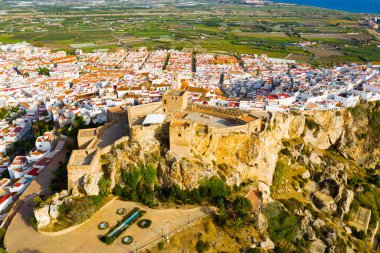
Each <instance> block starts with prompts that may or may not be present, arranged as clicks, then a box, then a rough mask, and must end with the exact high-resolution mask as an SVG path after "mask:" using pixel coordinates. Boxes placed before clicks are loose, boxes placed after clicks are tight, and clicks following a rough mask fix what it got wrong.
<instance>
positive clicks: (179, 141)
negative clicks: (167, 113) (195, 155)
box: [169, 123, 196, 157]
mask: <svg viewBox="0 0 380 253" xmlns="http://www.w3.org/2000/svg"><path fill="white" fill-rule="evenodd" d="M195 126H196V124H195V123H192V124H190V125H187V126H170V127H169V136H170V138H169V144H170V150H172V151H174V152H175V153H176V154H177V155H179V156H182V157H188V156H190V155H191V146H192V139H193V134H194V132H195Z"/></svg>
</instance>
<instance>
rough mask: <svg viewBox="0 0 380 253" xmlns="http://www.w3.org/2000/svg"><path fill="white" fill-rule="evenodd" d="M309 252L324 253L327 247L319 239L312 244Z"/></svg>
mask: <svg viewBox="0 0 380 253" xmlns="http://www.w3.org/2000/svg"><path fill="white" fill-rule="evenodd" d="M309 250H310V252H313V253H324V252H325V250H326V245H325V244H324V243H323V242H322V241H321V240H319V239H317V240H315V241H313V242H312V243H311V245H310V249H309Z"/></svg>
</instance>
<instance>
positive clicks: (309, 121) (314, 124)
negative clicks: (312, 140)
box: [305, 117, 319, 130]
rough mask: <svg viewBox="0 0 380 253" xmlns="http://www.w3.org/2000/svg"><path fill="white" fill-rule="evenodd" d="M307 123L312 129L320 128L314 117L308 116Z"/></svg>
mask: <svg viewBox="0 0 380 253" xmlns="http://www.w3.org/2000/svg"><path fill="white" fill-rule="evenodd" d="M305 125H306V126H307V128H309V129H310V130H315V129H316V130H318V129H319V125H318V123H317V122H315V120H314V119H313V118H310V117H306V119H305Z"/></svg>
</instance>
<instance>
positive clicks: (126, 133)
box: [67, 90, 265, 195]
mask: <svg viewBox="0 0 380 253" xmlns="http://www.w3.org/2000/svg"><path fill="white" fill-rule="evenodd" d="M188 97H189V96H188V91H187V90H182V91H177V90H173V91H167V92H166V93H165V94H164V95H163V98H162V101H161V102H156V103H150V104H145V105H140V106H133V107H127V108H120V107H117V108H111V109H109V110H108V112H107V117H108V121H109V123H107V124H106V125H104V126H102V127H98V128H93V129H83V130H80V131H79V133H78V137H77V139H78V147H79V149H78V150H74V151H73V152H72V154H71V157H70V160H69V163H68V166H67V170H68V190H69V192H71V193H72V194H73V195H79V194H86V195H97V194H98V193H99V192H98V191H99V189H98V187H96V186H97V183H98V181H99V179H100V177H101V176H102V174H103V172H102V169H101V164H100V159H101V155H103V154H106V153H108V152H110V151H111V150H112V149H113V148H115V147H116V146H117V145H119V144H120V143H123V142H126V141H128V140H130V141H135V142H138V143H140V144H143V143H147V142H149V141H150V140H155V141H159V142H160V143H164V144H166V145H167V146H168V147H169V149H170V152H171V153H173V154H175V155H176V156H177V157H182V158H187V157H190V156H191V155H192V147H193V146H194V143H193V142H194V140H195V138H198V137H201V138H202V136H223V135H228V134H230V133H245V134H258V133H260V132H261V131H263V130H264V127H265V124H264V120H263V118H265V115H258V114H257V115H254V114H252V113H249V112H246V111H241V110H238V109H225V108H220V107H213V106H208V105H203V104H195V103H190V102H189V99H188Z"/></svg>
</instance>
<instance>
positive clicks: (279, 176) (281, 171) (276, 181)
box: [273, 160, 287, 186]
mask: <svg viewBox="0 0 380 253" xmlns="http://www.w3.org/2000/svg"><path fill="white" fill-rule="evenodd" d="M286 168H287V165H286V164H285V162H283V161H281V160H278V161H277V164H276V169H275V171H274V174H273V185H274V186H279V185H280V184H281V183H282V182H283V180H284V176H285V171H286Z"/></svg>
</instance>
